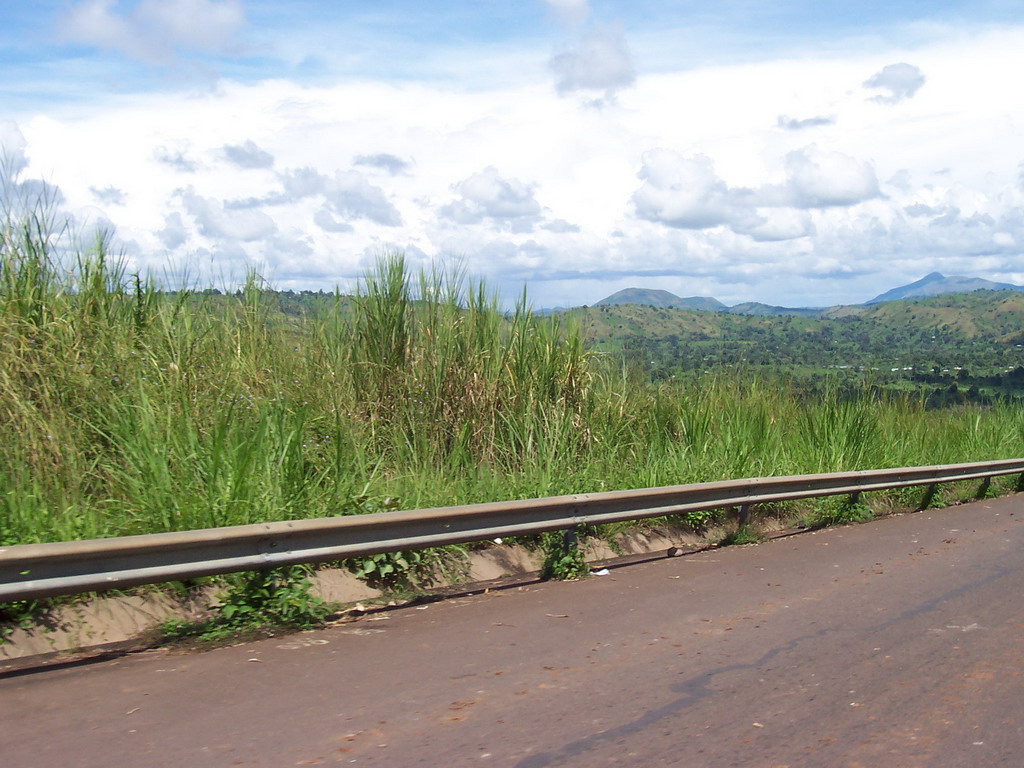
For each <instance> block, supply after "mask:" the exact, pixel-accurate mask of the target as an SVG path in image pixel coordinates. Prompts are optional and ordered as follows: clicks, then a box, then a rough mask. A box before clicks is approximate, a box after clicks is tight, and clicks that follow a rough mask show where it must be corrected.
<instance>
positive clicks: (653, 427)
mask: <svg viewBox="0 0 1024 768" xmlns="http://www.w3.org/2000/svg"><path fill="white" fill-rule="evenodd" d="M2 226H3V230H2V241H0V430H2V434H3V435H4V436H5V441H4V448H3V451H2V452H0V544H15V543H29V542H40V541H56V540H67V539H76V538H93V537H105V536H118V535H126V534H137V533H151V532H160V531H170V530H180V529H191V528H204V527H215V526H224V525H235V524H244V523H252V522H261V521H270V520H284V519H295V518H303V517H328V516H333V515H347V514H364V513H368V512H374V511H379V510H382V509H390V508H397V507H402V508H416V507H429V506H443V505H451V504H460V503H470V502H479V501H489V500H499V499H517V498H533V497H538V496H547V495H555V494H563V493H586V492H595V491H601V490H611V489H618V488H635V487H647V486H657V485H671V484H677V483H684V482H700V481H709V480H717V479H724V478H736V477H750V476H763V475H780V474H797V473H805V472H819V471H838V470H851V469H867V468H872V467H888V466H903V465H916V464H932V463H946V462H959V461H969V460H982V459H992V458H1001V457H1011V456H1016V455H1019V454H1020V450H1021V438H1022V436H1024V411H1022V410H1021V408H1020V407H1019V406H1018V405H1016V404H1015V403H1013V402H992V403H991V404H989V405H986V406H984V407H974V406H967V407H958V408H956V409H931V410H929V408H928V407H927V405H928V403H927V399H926V398H925V397H924V396H921V395H919V394H902V393H899V392H884V391H879V390H878V388H877V387H874V386H873V385H871V384H869V383H861V382H858V381H856V380H849V379H844V378H843V377H841V376H838V375H837V376H833V377H829V376H823V377H821V378H820V380H817V381H816V382H815V386H814V388H813V389H809V388H808V387H807V386H806V382H803V381H801V380H800V379H799V377H798V376H793V375H790V374H786V375H782V374H780V373H779V371H778V370H776V369H772V368H769V367H768V366H755V365H753V364H752V363H750V361H749V360H747V362H746V363H744V364H743V365H741V366H739V367H728V366H723V365H720V364H719V365H715V366H713V367H709V368H707V369H706V370H708V371H710V372H709V373H704V372H703V370H705V369H703V368H701V370H700V371H696V369H693V370H694V371H696V372H694V373H692V375H687V376H679V377H677V378H674V379H673V378H671V377H660V378H659V377H658V376H656V377H655V381H654V382H653V383H652V382H651V381H650V380H649V377H648V375H647V372H646V371H645V370H642V369H639V368H638V367H636V366H630V365H623V364H622V362H621V360H620V359H619V358H616V357H615V356H613V355H601V354H598V353H596V352H595V351H593V348H592V347H591V346H589V345H588V342H587V335H588V334H593V333H595V328H596V327H597V326H596V325H595V324H594V322H592V317H593V316H592V315H588V314H586V313H585V312H584V311H582V310H578V311H572V312H569V313H565V314H562V315H557V316H553V317H540V316H537V315H535V314H534V313H532V312H530V311H529V308H528V306H527V304H526V301H525V298H524V299H523V300H521V301H520V302H519V304H518V306H517V307H516V308H515V310H514V311H513V312H511V313H505V312H503V311H502V310H501V308H500V307H499V303H498V300H497V298H496V297H495V296H494V295H493V294H492V293H491V292H490V291H489V290H488V289H487V287H486V286H485V285H483V284H481V283H475V282H472V281H469V280H467V279H466V278H465V276H464V275H463V274H461V273H460V272H458V271H457V270H456V271H444V270H433V271H428V272H424V273H420V274H416V273H414V271H413V270H412V269H410V267H409V266H408V264H407V263H406V262H405V260H404V259H403V258H402V256H401V255H397V254H392V255H388V256H384V257H382V258H381V260H380V262H379V263H378V265H377V266H376V268H375V269H373V270H371V272H370V273H369V274H368V275H366V277H365V279H364V281H363V282H362V285H361V288H360V290H359V291H358V293H357V295H356V296H353V297H344V296H340V295H330V294H327V295H325V294H319V295H307V296H302V297H296V296H295V295H294V294H280V293H277V292H275V291H272V290H270V289H269V288H268V287H267V286H266V285H264V284H263V283H262V281H261V280H260V278H259V277H258V276H257V275H255V274H251V275H249V277H248V279H247V281H246V283H245V285H244V286H243V287H242V288H241V289H240V290H238V291H237V292H235V293H233V294H232V293H229V294H220V293H219V292H217V291H213V290H210V289H204V290H201V291H197V290H190V289H187V288H181V289H179V290H176V291H164V290H158V288H157V286H156V285H155V284H154V283H153V282H152V281H150V280H148V279H146V278H145V277H143V276H141V275H131V274H127V273H126V271H125V268H124V263H123V261H122V260H120V259H119V258H117V256H116V254H113V253H111V250H110V241H109V240H108V239H106V238H99V239H97V240H96V241H95V242H94V243H93V244H92V245H91V246H90V247H88V248H82V249H79V250H78V251H76V252H75V253H73V254H71V256H70V257H68V256H62V255H61V254H62V252H61V249H59V248H58V247H57V242H58V241H57V238H56V235H55V234H54V227H53V222H52V221H51V220H50V219H49V218H48V217H47V215H46V209H45V206H36V207H32V206H24V205H22V206H10V205H9V206H8V207H7V215H6V217H5V219H4V222H3V225H2ZM914 306H916V307H921V306H931V304H928V303H927V302H918V303H916V304H915V305H914ZM869 309H870V311H872V312H875V311H881V310H879V309H878V308H877V307H872V308H869ZM640 310H644V311H647V312H653V313H656V314H655V315H653V317H655V318H657V321H658V323H662V324H663V326H664V328H665V329H671V328H676V329H680V328H682V326H681V325H679V323H678V322H677V321H676V319H677V318H679V317H683V318H685V322H686V323H687V324H689V325H693V326H694V327H695V330H694V331H693V332H692V333H691V336H689V337H687V338H689V339H697V341H690V340H685V339H683V336H682V331H681V330H677V331H673V333H678V334H680V335H679V338H680V341H679V344H680V345H682V344H691V343H693V344H709V345H711V346H710V347H707V348H711V347H714V345H715V344H720V342H719V341H718V340H716V336H715V334H716V333H717V334H719V335H720V334H721V333H722V331H721V330H717V331H716V330H715V327H716V326H712V325H708V323H710V322H711V321H710V320H708V318H715V322H719V321H723V322H726V323H734V324H746V325H737V326H736V327H737V328H746V329H748V330H749V329H752V328H768V326H767V325H765V324H766V323H769V322H781V323H782V324H783V325H782V327H783V328H785V329H786V330H785V331H784V333H785V334H790V335H793V336H794V338H797V337H801V335H809V336H811V337H814V338H815V339H817V341H813V340H812V341H808V342H807V344H806V345H805V346H804V347H801V346H800V344H797V343H796V342H794V343H793V344H792V345H791V346H792V348H793V349H794V350H797V351H799V350H800V349H805V348H810V347H813V346H815V345H817V344H818V342H819V341H820V337H821V335H822V334H824V335H825V336H827V335H828V332H827V331H825V330H821V329H822V328H826V326H820V327H817V330H815V329H813V328H810V327H809V326H808V327H806V328H805V327H804V326H803V325H802V324H804V323H809V322H819V323H820V322H824V321H813V320H812V319H808V318H756V317H755V318H750V317H738V316H728V315H718V314H711V313H695V312H681V311H679V310H667V309H661V310H659V309H650V308H642V307H628V306H619V307H603V308H599V309H595V310H590V312H594V313H597V315H596V316H598V317H602V318H612V317H617V318H620V319H622V321H623V322H626V321H627V319H628V321H629V322H632V323H634V326H633V327H634V329H635V332H636V333H637V334H639V333H641V332H645V333H648V335H649V336H650V337H651V338H655V339H657V338H670V337H671V335H672V334H671V333H668V334H665V333H662V334H661V335H660V336H659V335H658V334H659V333H660V331H659V332H658V333H655V332H654V331H652V330H651V328H652V327H653V326H652V323H651V322H648V319H649V317H650V316H644V315H642V314H639V312H640ZM918 311H923V310H920V309H919V310H918ZM936 311H938V310H936ZM1006 311H1009V310H1006ZM615 313H618V314H615ZM630 318H631V319H630ZM674 318H676V319H674ZM603 322H606V321H603ZM827 322H829V323H832V325H831V326H827V327H828V328H832V329H833V330H832V331H831V333H832V337H833V338H837V337H839V338H845V337H842V336H841V334H838V331H837V330H836V329H839V328H845V327H847V326H850V327H854V326H857V324H858V323H860V324H861V325H863V323H865V322H867V321H865V320H863V319H862V320H849V319H843V318H840V319H834V320H829V321H827ZM673 324H674V325H673ZM1011 325H1012V323H1011ZM658 327H661V326H658ZM721 327H724V326H721ZM700 328H704V330H700ZM701 333H704V334H705V335H706V336H707V337H708V339H707V340H704V341H701V340H700V338H701V337H700V334H701ZM765 333H766V334H769V335H770V333H769V331H767V330H766V331H765ZM620 338H621V337H620ZM636 338H639V336H637V337H636ZM773 338H775V337H773ZM779 338H780V339H784V338H788V336H783V337H779ZM596 341H597V343H598V344H599V345H600V344H606V345H607V343H608V342H607V341H602V339H601V338H600V337H598V338H597V339H596ZM631 343H632V342H631ZM779 344H780V345H782V341H781V340H780V341H779ZM721 345H722V346H721V348H722V349H724V342H721ZM670 348H671V347H670ZM780 348H781V346H780ZM680 349H682V347H680ZM797 351H794V352H793V353H792V354H794V355H795V354H797ZM723 359H724V358H722V357H719V358H718V362H719V363H721V361H722V360H723ZM676 364H677V365H678V366H680V368H686V370H690V364H689V362H688V358H687V355H684V354H682V353H680V354H679V356H678V358H677V363H676ZM701 364H702V365H710V363H709V362H707V361H703V360H702V362H701ZM698 368H700V366H698ZM940 374H941V371H940ZM808 392H810V393H811V396H808ZM711 519H712V518H711V516H710V515H709V514H705V513H702V514H701V515H699V516H696V517H694V519H691V520H690V521H689V522H690V523H691V524H693V525H695V526H701V525H706V524H707V523H708V522H709V521H710V520H711ZM414 566H416V563H412V562H410V561H409V560H408V559H404V560H403V559H402V558H401V557H400V556H388V557H384V558H382V559H379V560H374V561H373V562H372V563H371V562H361V563H358V564H355V566H354V567H355V568H357V569H361V570H362V571H363V572H364V573H365V574H366V575H367V576H371V575H372V574H374V573H376V574H377V576H378V577H380V578H385V579H386V578H388V577H390V576H391V574H392V573H401V572H404V571H407V570H409V569H412V568H414Z"/></svg>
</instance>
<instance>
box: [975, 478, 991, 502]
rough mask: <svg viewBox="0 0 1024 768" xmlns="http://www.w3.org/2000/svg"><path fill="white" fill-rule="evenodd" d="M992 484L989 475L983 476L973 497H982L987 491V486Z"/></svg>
mask: <svg viewBox="0 0 1024 768" xmlns="http://www.w3.org/2000/svg"><path fill="white" fill-rule="evenodd" d="M990 485H992V478H991V477H983V478H982V479H981V485H980V486H978V492H977V493H976V494H974V498H975V499H984V498H985V495H986V494H987V493H988V489H989V486H990Z"/></svg>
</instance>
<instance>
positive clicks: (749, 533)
mask: <svg viewBox="0 0 1024 768" xmlns="http://www.w3.org/2000/svg"><path fill="white" fill-rule="evenodd" d="M762 541H764V536H763V535H762V534H761V533H760V532H759V531H756V530H754V529H753V528H751V527H750V526H749V525H741V526H740V527H739V528H737V529H736V530H735V531H733V532H732V533H730V534H727V535H726V536H725V537H724V538H723V539H722V540H721V541H720V542H718V543H719V545H720V546H723V547H728V546H741V545H743V544H759V543H760V542H762Z"/></svg>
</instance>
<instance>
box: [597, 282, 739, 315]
mask: <svg viewBox="0 0 1024 768" xmlns="http://www.w3.org/2000/svg"><path fill="white" fill-rule="evenodd" d="M616 304H639V305H641V306H645V307H660V308H662V309H697V310H701V311H702V312H722V311H724V310H725V304H723V303H722V302H720V301H719V300H718V299H713V298H710V297H707V296H691V297H689V298H686V299H683V298H680V297H679V296H676V295H675V294H674V293H669V292H668V291H661V290H658V289H655V288H624V289H623V290H621V291H618V292H617V293H613V294H612V295H611V296H608V297H606V298H604V299H601V300H600V301H599V302H597V303H596V304H595V305H594V306H595V307H607V306H613V305H616Z"/></svg>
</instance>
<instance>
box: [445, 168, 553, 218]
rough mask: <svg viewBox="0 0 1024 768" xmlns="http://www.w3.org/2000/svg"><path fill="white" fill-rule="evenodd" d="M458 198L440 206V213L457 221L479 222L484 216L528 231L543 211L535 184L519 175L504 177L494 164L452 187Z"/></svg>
mask: <svg viewBox="0 0 1024 768" xmlns="http://www.w3.org/2000/svg"><path fill="white" fill-rule="evenodd" d="M453 190H454V191H456V192H458V194H459V198H458V199H457V200H455V201H453V202H451V203H449V204H448V205H446V206H444V207H443V208H441V210H440V215H441V216H442V217H444V218H447V219H451V220H452V221H454V222H456V223H458V224H479V223H481V222H483V221H485V220H487V221H489V222H490V223H492V224H494V225H495V226H498V227H510V228H512V229H513V231H519V232H528V231H530V230H532V228H533V225H534V224H535V223H536V222H537V220H538V219H539V217H540V215H541V207H540V204H539V203H538V202H537V200H536V199H535V198H534V190H533V187H532V186H530V185H528V184H524V183H523V182H521V181H519V180H518V179H505V178H502V176H501V175H500V174H499V173H498V170H497V169H496V168H494V167H493V166H489V167H487V168H485V169H483V170H482V171H480V172H479V173H474V174H473V175H472V176H470V177H469V178H467V179H464V180H463V181H460V182H459V183H458V184H456V185H455V186H454V187H453Z"/></svg>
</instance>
